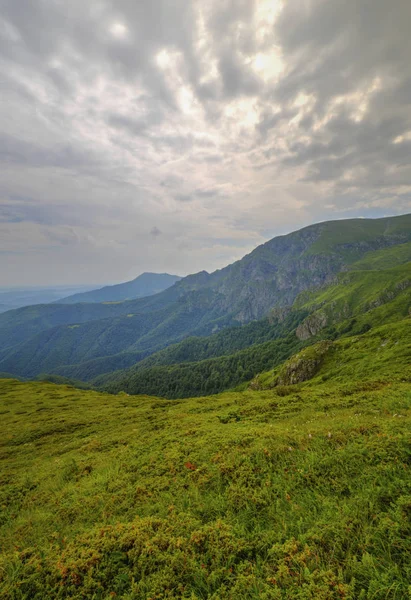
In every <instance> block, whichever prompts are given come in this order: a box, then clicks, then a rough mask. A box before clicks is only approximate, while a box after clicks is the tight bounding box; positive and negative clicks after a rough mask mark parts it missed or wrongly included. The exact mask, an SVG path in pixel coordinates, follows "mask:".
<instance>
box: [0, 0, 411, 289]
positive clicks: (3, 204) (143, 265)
mask: <svg viewBox="0 0 411 600" xmlns="http://www.w3.org/2000/svg"><path fill="white" fill-rule="evenodd" d="M410 23H411V2H410V0H390V2H388V1H387V0H287V1H286V2H284V3H283V4H282V2H281V1H279V0H111V1H110V0H101V1H100V0H81V1H80V0H70V1H69V2H68V1H67V0H0V72H1V73H0V285H15V284H24V285H29V284H61V283H105V282H114V281H121V280H126V279H130V278H132V277H135V276H136V275H138V274H139V273H141V272H143V271H158V272H164V271H167V272H170V273H176V274H181V275H184V274H188V273H190V272H196V271H199V270H202V269H206V270H208V271H212V270H214V269H216V268H219V267H222V266H225V265H226V264H228V263H230V262H232V261H233V260H236V259H238V258H241V257H242V256H243V255H244V254H246V253H247V252H249V251H250V250H251V249H253V248H254V247H255V246H257V245H258V244H261V243H263V242H264V241H266V240H267V239H270V238H271V237H274V236H275V235H277V234H282V233H286V232H289V231H292V230H294V229H298V228H300V227H302V226H304V225H308V224H311V223H313V222H316V221H322V220H327V219H331V218H348V217H354V216H361V217H378V216H385V215H395V214H401V213H406V212H411V35H410Z"/></svg>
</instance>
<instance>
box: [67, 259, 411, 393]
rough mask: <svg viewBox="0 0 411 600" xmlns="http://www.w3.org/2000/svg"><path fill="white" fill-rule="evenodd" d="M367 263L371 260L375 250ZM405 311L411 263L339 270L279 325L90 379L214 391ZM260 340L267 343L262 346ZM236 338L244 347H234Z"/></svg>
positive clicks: (262, 325) (132, 389) (191, 344)
mask: <svg viewBox="0 0 411 600" xmlns="http://www.w3.org/2000/svg"><path fill="white" fill-rule="evenodd" d="M369 260H371V261H374V255H370V256H369ZM410 308H411V263H407V264H404V265H400V266H397V267H394V268H392V269H387V270H384V271H351V272H347V273H341V274H339V275H338V276H337V280H336V283H335V284H331V285H329V286H327V287H325V288H322V289H320V290H317V291H315V292H310V293H304V294H301V295H300V296H299V297H298V298H297V300H296V302H295V304H294V307H293V310H292V311H291V312H289V313H288V314H287V313H285V314H282V315H281V322H278V319H274V323H273V324H270V322H269V321H268V320H262V321H258V322H255V323H251V324H249V325H247V326H244V327H241V328H237V329H233V330H226V331H222V332H221V333H219V334H216V335H214V336H211V337H209V338H204V339H192V340H190V339H189V340H185V341H184V342H181V343H180V344H178V345H176V346H170V347H169V348H167V349H165V350H163V351H161V352H158V353H155V354H153V355H152V356H150V357H148V358H146V359H144V360H142V361H141V362H140V363H138V364H137V365H135V366H134V367H130V368H128V369H125V370H124V371H122V372H121V371H120V372H118V373H116V372H114V373H109V374H106V375H104V376H102V377H97V378H96V379H95V380H94V383H95V385H96V386H98V387H102V388H103V389H107V390H109V391H112V392H117V391H120V390H124V391H126V392H127V393H131V394H140V393H147V394H158V395H161V396H164V397H167V398H178V397H189V396H195V395H202V394H206V393H207V394H210V393H218V392H221V391H223V390H224V389H229V388H232V387H235V386H238V385H239V384H240V383H243V382H245V381H247V380H249V379H251V378H252V377H254V376H255V375H256V374H257V373H259V372H261V371H264V370H267V369H269V368H273V367H274V366H276V365H278V364H279V363H280V362H281V361H283V360H285V359H286V358H287V357H289V356H290V355H291V354H293V353H294V352H296V351H297V350H298V348H301V347H302V346H304V345H307V344H310V343H312V339H313V338H322V337H324V338H331V339H336V338H338V337H341V336H343V335H352V334H353V333H362V332H364V331H367V330H369V329H370V328H372V327H378V326H379V325H381V324H383V323H389V322H393V323H395V322H397V321H399V320H401V319H404V317H406V316H407V315H408V314H409V311H410ZM305 315H308V316H306V317H305V318H304V316H305ZM303 319H304V320H303ZM236 339H237V341H235V340H236ZM265 339H267V340H269V339H271V340H273V341H267V342H265V343H261V342H263V341H264V340H265ZM241 343H243V344H244V345H243V346H242V348H243V349H242V350H241V351H237V352H236V350H238V348H239V345H240V344H241ZM247 346H248V347H247ZM216 357H219V358H216ZM177 363H179V364H177ZM185 363H188V364H185ZM63 373H64V371H63ZM67 374H70V371H68V372H67ZM72 375H74V373H72Z"/></svg>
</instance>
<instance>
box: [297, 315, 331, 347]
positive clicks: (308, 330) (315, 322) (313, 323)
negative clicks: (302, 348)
mask: <svg viewBox="0 0 411 600" xmlns="http://www.w3.org/2000/svg"><path fill="white" fill-rule="evenodd" d="M327 324H328V318H327V315H326V314H325V313H324V312H322V311H318V312H315V313H313V314H312V315H310V316H309V317H307V318H306V319H305V321H303V322H302V323H301V325H299V326H298V327H297V330H296V335H297V337H298V339H299V340H308V339H309V338H310V337H313V336H314V335H317V333H319V332H320V331H321V329H323V328H324V327H326V325H327Z"/></svg>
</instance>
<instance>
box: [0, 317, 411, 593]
mask: <svg viewBox="0 0 411 600" xmlns="http://www.w3.org/2000/svg"><path fill="white" fill-rule="evenodd" d="M409 340H410V322H409V320H406V321H404V322H402V323H398V324H397V325H396V326H395V327H393V326H392V325H387V326H385V327H382V328H379V329H376V330H374V331H370V332H368V333H366V334H364V335H362V336H356V338H354V339H353V338H345V339H342V340H340V341H338V342H334V345H333V346H335V347H336V348H337V349H336V350H335V349H333V350H331V351H330V352H329V353H326V355H325V359H324V361H323V362H322V364H321V366H320V369H319V370H318V371H317V373H315V374H314V378H312V379H310V380H308V381H306V382H303V383H300V384H298V385H289V386H287V387H284V386H281V387H276V388H274V389H267V390H263V391H245V392H232V393H225V394H221V395H219V396H213V397H212V398H208V397H204V398H197V399H190V400H185V401H166V400H159V399H156V398H150V397H146V396H140V397H128V396H126V395H125V394H120V395H118V396H109V395H105V394H101V393H97V392H93V391H82V390H76V389H73V388H70V387H67V386H55V385H51V384H44V383H33V382H31V383H18V382H15V381H1V382H0V410H1V416H2V421H1V423H2V427H3V428H4V429H3V435H2V436H1V437H0V460H1V461H2V465H3V469H2V475H1V484H2V486H1V491H0V494H1V499H0V506H1V508H2V512H1V520H0V546H1V548H2V555H1V558H0V596H1V597H2V598H4V599H5V600H17V599H23V598H24V599H29V598H30V599H35V600H37V599H40V598H41V599H48V598H50V599H51V598H53V599H54V598H72V599H74V600H80V599H84V598H96V599H97V598H101V599H103V598H104V599H105V598H112V597H118V598H122V599H125V600H131V599H133V600H134V599H136V600H140V599H141V600H143V599H144V600H147V599H148V598H168V599H171V600H173V599H175V600H177V599H183V598H187V599H189V598H190V599H192V600H194V599H197V600H200V599H204V598H209V599H213V600H217V599H218V600H237V599H248V600H254V599H255V600H257V599H265V600H268V599H283V600H294V599H295V600H297V599H299V600H309V599H310V600H337V599H341V598H345V599H346V600H348V599H351V600H357V599H362V600H386V599H388V600H394V599H396V600H406V599H407V598H408V597H409V591H410V588H409V582H410V575H411V542H410V540H411V528H410V520H409V512H410V498H411V477H410V472H409V469H410V458H411V455H410V441H411V436H410V431H411V428H410V426H411V381H410V375H411V374H410V370H409V368H408V370H407V366H408V367H409V346H410V345H409ZM397 342H398V343H397ZM310 351H311V352H315V350H313V349H311V350H310ZM407 351H408V355H407ZM305 352H308V349H307V350H306V351H305ZM294 360H295V359H294ZM282 368H285V366H283V367H282Z"/></svg>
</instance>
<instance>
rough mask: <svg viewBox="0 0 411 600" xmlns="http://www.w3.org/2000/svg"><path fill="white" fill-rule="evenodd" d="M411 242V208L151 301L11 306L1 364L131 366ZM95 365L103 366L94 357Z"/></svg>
mask: <svg viewBox="0 0 411 600" xmlns="http://www.w3.org/2000/svg"><path fill="white" fill-rule="evenodd" d="M410 241H411V215H403V216H400V217H390V218H384V219H350V220H346V221H330V222H326V223H319V224H316V225H311V226H309V227H306V228H304V229H301V230H299V231H297V232H293V233H291V234H288V235H285V236H280V237H277V238H274V239H273V240H270V241H269V242H267V243H266V244H264V245H262V246H259V247H258V248H256V249H255V250H254V251H253V252H251V253H250V254H248V255H247V256H245V257H244V258H243V259H241V260H239V261H237V262H235V263H234V264H232V265H229V266H228V267H226V268H225V269H221V270H218V271H215V272H214V273H211V274H209V273H207V272H205V271H202V272H200V273H197V274H195V275H190V276H188V277H185V278H183V279H182V280H180V281H178V282H177V283H175V284H174V285H173V286H171V287H169V288H168V289H166V290H165V291H163V292H160V293H159V294H155V295H154V296H150V297H147V298H140V299H136V300H129V301H123V302H119V301H117V302H115V303H107V304H102V303H100V304H86V303H82V304H73V305H63V304H54V305H49V306H36V307H29V308H25V309H19V310H17V311H11V312H8V313H4V314H2V315H0V347H1V351H0V370H1V371H6V372H11V373H15V374H16V375H20V376H24V377H34V376H36V375H38V374H39V373H44V372H50V371H51V372H53V371H54V370H57V369H60V368H61V367H63V366H64V367H67V366H70V365H72V366H73V365H76V366H80V367H81V365H82V364H83V363H84V364H85V363H88V364H87V365H86V368H87V370H88V368H89V366H90V361H100V363H99V367H102V363H104V365H105V366H104V367H102V368H104V369H105V370H100V373H97V374H101V373H104V372H105V373H107V369H111V370H115V369H118V368H119V367H121V368H123V367H128V366H130V365H131V364H133V360H134V359H136V361H139V360H142V359H144V358H145V357H147V356H148V355H150V354H153V353H154V352H156V351H158V350H160V349H162V348H165V347H166V346H169V345H170V344H175V343H178V342H180V341H182V340H184V339H185V338H187V337H188V336H210V335H211V334H213V333H216V332H219V331H222V330H224V329H226V328H227V327H233V326H240V325H243V324H246V323H249V322H252V321H254V320H258V319H261V318H264V317H265V316H267V315H269V314H270V312H271V311H272V310H273V309H276V310H281V309H284V308H287V309H288V308H290V307H291V306H292V304H293V302H294V301H295V299H296V298H297V296H298V295H299V294H300V293H301V292H304V291H307V290H315V289H321V288H322V287H323V286H327V285H330V284H332V283H333V282H335V280H336V277H337V275H338V274H339V273H344V272H346V271H348V270H349V269H350V268H351V266H352V265H354V264H358V261H360V260H362V259H364V260H367V256H369V255H370V253H373V256H374V259H373V260H374V261H376V264H377V263H378V261H383V262H384V261H388V262H389V264H399V265H401V264H402V263H403V262H404V261H406V260H407V257H408V252H409V248H408V244H409V243H410ZM399 248H400V250H398V249H399ZM378 252H379V253H380V255H377V256H376V257H375V254H374V253H378ZM384 253H388V254H387V256H388V255H389V258H386V257H385V254H384ZM383 255H384V256H383ZM390 261H391V262H390ZM392 261H394V263H392ZM380 266H384V265H380ZM373 268H374V267H373V265H371V266H370V269H371V270H372V269H373ZM110 365H112V366H110ZM91 369H92V370H93V369H94V372H96V370H97V371H98V367H97V369H96V363H95V362H94V363H93V366H92V367H91ZM80 371H81V369H80ZM60 374H61V375H64V376H66V374H65V373H63V372H60ZM76 378H81V377H80V376H79V374H78V372H77V376H76Z"/></svg>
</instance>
